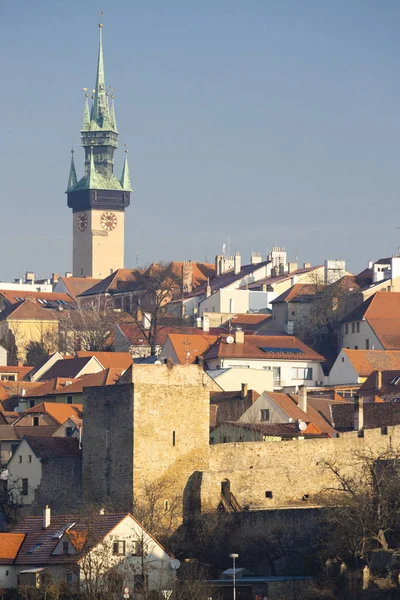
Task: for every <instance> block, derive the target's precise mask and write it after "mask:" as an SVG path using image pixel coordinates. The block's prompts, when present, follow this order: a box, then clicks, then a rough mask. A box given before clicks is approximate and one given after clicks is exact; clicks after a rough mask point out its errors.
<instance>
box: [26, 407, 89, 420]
mask: <svg viewBox="0 0 400 600" xmlns="http://www.w3.org/2000/svg"><path fill="white" fill-rule="evenodd" d="M82 410H83V406H82V404H65V403H64V402H41V403H40V404H37V405H36V406H33V407H32V408H28V409H27V410H26V411H25V413H26V414H31V413H47V414H48V415H50V416H51V417H52V418H53V419H54V420H55V421H57V423H59V424H60V425H62V424H63V423H65V421H67V419H70V418H71V417H73V418H78V419H81V418H82Z"/></svg>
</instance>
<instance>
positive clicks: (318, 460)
mask: <svg viewBox="0 0 400 600" xmlns="http://www.w3.org/2000/svg"><path fill="white" fill-rule="evenodd" d="M390 447H391V448H393V449H397V450H400V427H388V434H387V435H382V433H381V429H380V428H378V429H370V430H366V431H365V432H364V437H358V434H357V432H349V433H345V434H342V435H341V436H340V437H339V438H332V439H331V438H327V439H315V440H311V439H308V440H294V441H290V442H286V441H285V442H274V443H268V442H248V443H234V444H218V445H214V446H210V447H209V452H208V461H207V463H208V469H207V470H205V471H203V472H202V473H201V474H199V475H198V477H197V479H196V481H197V482H199V481H201V483H200V489H198V490H197V492H196V490H192V491H191V494H192V496H194V497H196V496H197V498H198V501H199V502H200V508H201V510H202V511H205V510H207V509H212V508H215V507H216V506H217V505H218V502H219V498H220V494H221V482H222V481H223V480H224V479H228V480H229V481H230V484H231V491H232V492H233V494H234V495H235V497H236V499H237V500H238V502H239V503H240V504H241V505H242V506H249V508H251V509H261V508H268V507H284V506H296V505H301V504H304V502H308V503H312V502H313V499H315V496H317V495H318V494H319V493H320V492H321V491H323V490H326V489H327V488H331V487H332V486H336V485H337V481H335V478H334V476H333V475H332V473H331V471H329V469H327V468H326V466H324V462H325V461H327V462H335V463H337V464H338V465H339V466H340V467H341V469H344V470H345V471H346V472H348V473H351V472H352V473H359V472H360V460H361V459H360V455H362V454H369V455H371V453H372V454H373V455H378V454H379V453H380V452H383V451H385V450H386V449H388V448H390ZM197 485H199V484H198V483H197ZM271 496H272V497H271Z"/></svg>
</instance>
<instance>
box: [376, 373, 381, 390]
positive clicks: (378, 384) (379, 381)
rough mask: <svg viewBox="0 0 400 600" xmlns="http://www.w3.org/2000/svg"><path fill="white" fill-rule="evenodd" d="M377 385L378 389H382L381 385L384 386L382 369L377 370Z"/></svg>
mask: <svg viewBox="0 0 400 600" xmlns="http://www.w3.org/2000/svg"><path fill="white" fill-rule="evenodd" d="M375 387H376V389H377V390H380V389H381V387H382V371H377V372H376V382H375Z"/></svg>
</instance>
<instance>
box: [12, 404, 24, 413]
mask: <svg viewBox="0 0 400 600" xmlns="http://www.w3.org/2000/svg"><path fill="white" fill-rule="evenodd" d="M14 412H16V413H20V412H24V409H23V408H21V407H20V406H16V407H15V408H14Z"/></svg>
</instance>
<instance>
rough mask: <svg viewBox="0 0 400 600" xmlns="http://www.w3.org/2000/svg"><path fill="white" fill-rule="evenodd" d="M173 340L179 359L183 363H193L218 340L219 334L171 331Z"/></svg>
mask: <svg viewBox="0 0 400 600" xmlns="http://www.w3.org/2000/svg"><path fill="white" fill-rule="evenodd" d="M168 339H169V340H170V342H171V345H172V347H173V349H174V350H175V354H176V356H177V358H178V361H179V363H180V364H181V365H186V364H189V365H191V364H193V363H195V362H196V359H197V357H198V356H201V355H202V354H204V352H206V350H208V348H209V347H210V346H211V345H212V344H215V342H216V341H217V340H218V336H217V335H208V334H206V333H203V334H191V335H190V334H186V335H185V334H180V333H170V334H169V335H168Z"/></svg>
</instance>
